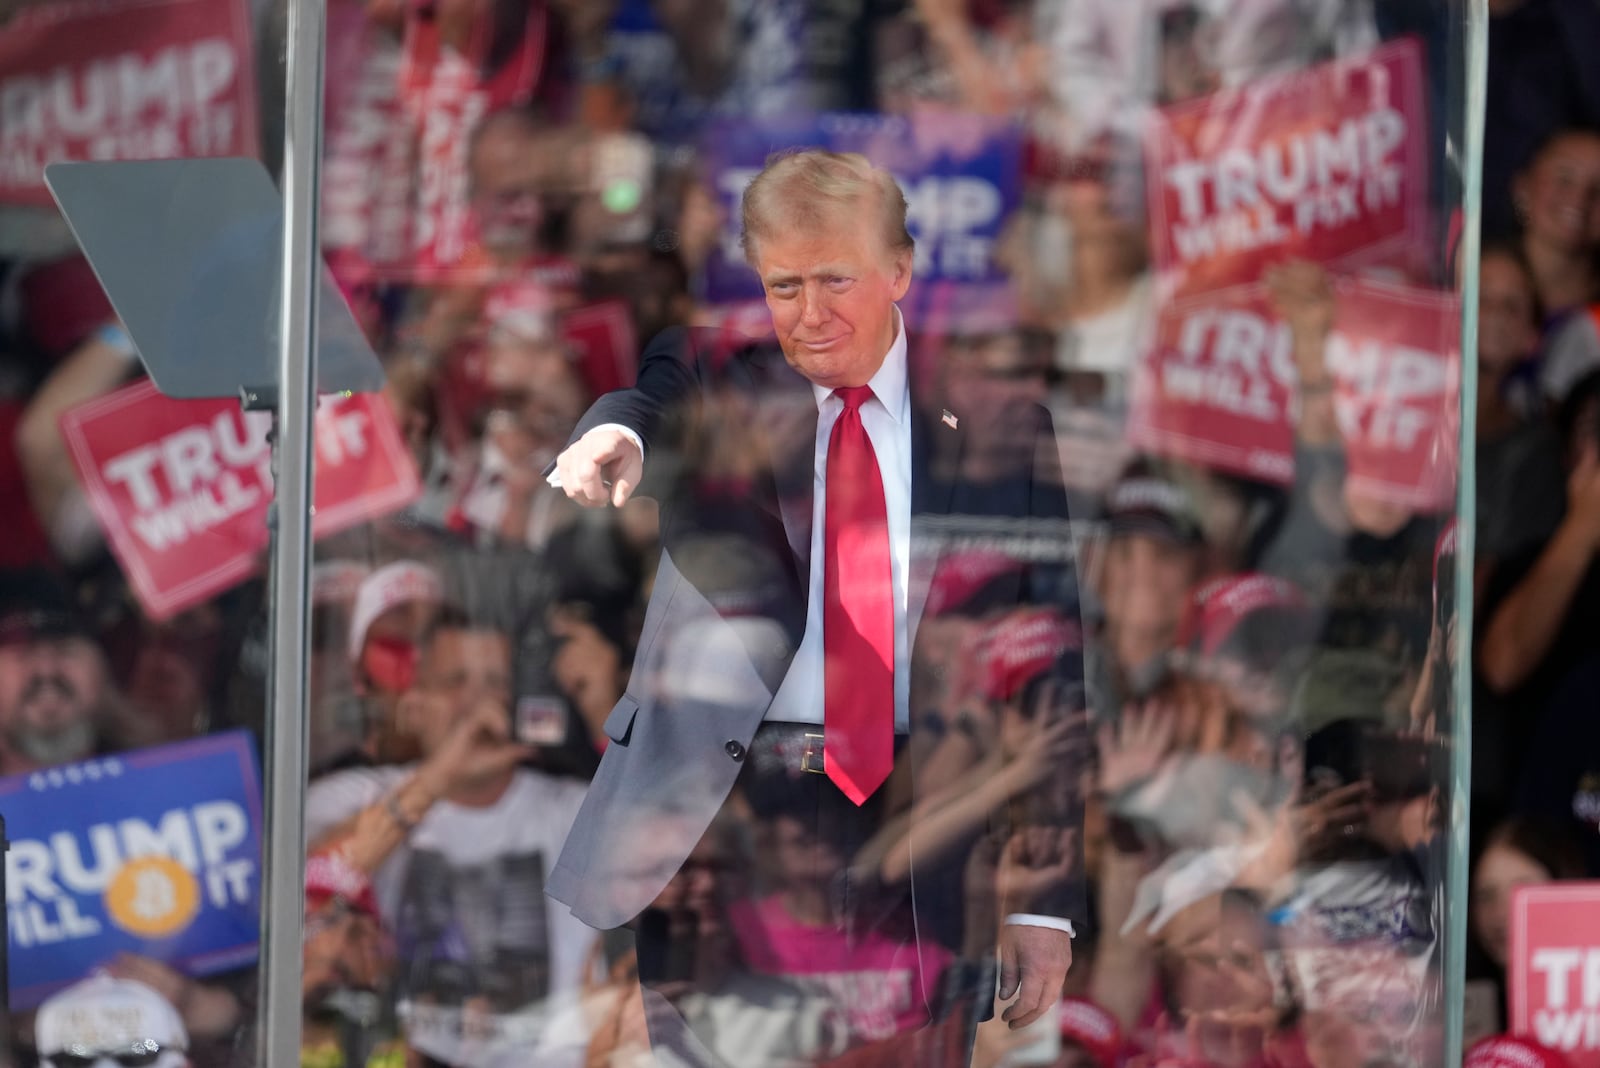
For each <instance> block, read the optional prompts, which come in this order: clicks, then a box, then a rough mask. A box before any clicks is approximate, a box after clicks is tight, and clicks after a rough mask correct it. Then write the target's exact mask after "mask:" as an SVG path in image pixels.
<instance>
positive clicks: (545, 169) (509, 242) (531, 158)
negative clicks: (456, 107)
mask: <svg viewBox="0 0 1600 1068" xmlns="http://www.w3.org/2000/svg"><path fill="white" fill-rule="evenodd" d="M559 140H560V138H559V136H558V135H556V134H553V133H552V134H548V135H542V136H541V135H538V134H535V133H533V132H532V131H529V130H525V129H520V128H518V127H515V126H512V125H509V124H508V125H503V126H500V127H498V128H495V129H491V130H488V131H485V133H484V134H483V136H481V137H480V138H479V139H478V141H477V143H476V144H475V145H474V146H473V153H472V159H471V169H472V211H473V214H474V216H475V217H476V219H477V224H478V237H479V240H480V241H482V243H483V245H484V247H485V248H487V249H488V250H489V251H490V252H492V253H494V254H496V255H498V256H508V257H520V256H525V255H528V254H529V253H531V252H533V251H535V249H536V247H537V244H538V238H539V229H540V226H541V225H542V224H543V223H544V221H545V215H546V201H547V199H548V198H549V197H550V196H551V195H552V193H559V192H561V191H562V187H563V186H564V185H566V184H568V183H567V182H566V180H565V178H564V176H563V174H562V171H563V169H564V165H565V161H566V158H567V154H566V153H564V152H558V151H555V150H554V146H555V145H556V144H557V143H558V142H559Z"/></svg>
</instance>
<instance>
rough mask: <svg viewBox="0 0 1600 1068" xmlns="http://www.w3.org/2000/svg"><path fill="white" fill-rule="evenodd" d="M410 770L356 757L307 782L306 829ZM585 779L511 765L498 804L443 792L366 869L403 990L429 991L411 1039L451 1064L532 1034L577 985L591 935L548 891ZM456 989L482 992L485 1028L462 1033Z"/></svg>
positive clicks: (387, 788) (376, 796) (503, 1049)
mask: <svg viewBox="0 0 1600 1068" xmlns="http://www.w3.org/2000/svg"><path fill="white" fill-rule="evenodd" d="M414 772H415V768H414V767H411V766H406V767H394V766H391V767H382V768H353V769H350V770H348V771H341V772H337V773H335V774H333V775H330V776H328V777H327V778H324V779H321V780H319V781H317V782H315V783H313V784H312V786H311V789H310V791H309V793H308V794H307V797H306V834H307V838H308V840H309V841H312V842H315V841H316V840H317V839H318V838H320V837H322V836H323V835H325V834H326V833H327V832H328V831H330V830H331V829H333V828H334V827H337V826H338V825H339V824H341V823H343V822H345V821H346V820H348V819H350V818H351V817H352V816H354V815H355V814H356V813H357V812H359V811H361V810H362V809H363V808H366V807H367V806H368V805H371V804H373V803H374V802H377V801H379V800H381V799H382V798H383V797H384V796H385V795H386V794H389V793H391V792H393V791H395V790H397V789H399V787H400V786H401V784H403V783H404V782H405V781H406V780H407V779H409V778H410V777H411V775H412V774H413V773H414ZM584 793H585V786H584V785H583V784H582V783H580V782H577V781H575V780H570V779H558V778H554V777H552V776H548V775H544V774H541V773H539V772H535V771H529V770H526V769H520V768H519V769H518V770H517V772H516V774H515V776H514V777H513V779H512V781H511V785H510V787H508V788H507V790H506V792H505V793H504V794H503V795H502V796H501V797H500V799H499V800H498V801H496V802H495V803H494V804H493V805H489V806H487V807H484V808H469V807H466V806H464V805H457V804H453V803H451V802H449V801H440V802H438V803H437V804H435V805H434V806H433V807H432V808H431V809H429V810H428V812H427V814H426V815H424V816H423V817H422V819H421V821H420V822H419V823H418V824H417V826H416V828H415V829H414V830H413V831H412V832H411V834H410V836H409V837H408V839H407V841H406V843H405V845H403V846H402V847H401V848H399V849H397V850H396V851H395V852H394V854H393V855H392V856H390V857H389V859H388V860H387V861H385V862H384V864H383V865H382V867H380V868H379V869H378V871H377V872H376V874H375V876H374V879H373V889H374V891H375V892H376V894H377V897H378V906H379V908H381V909H382V911H383V919H384V924H385V926H386V927H387V928H388V929H389V930H390V931H391V932H392V933H393V934H394V936H395V939H396V946H397V949H398V959H399V961H400V965H399V967H400V972H399V979H400V986H401V998H402V1002H403V1003H404V1002H406V1001H409V1000H412V999H420V1000H421V1001H423V1002H428V1001H431V1002H432V1004H431V1005H430V1006H429V1007H428V1008H426V1009H420V1010H418V1011H417V1012H416V1013H414V1014H413V1015H411V1016H410V1017H409V1018H408V1016H407V1014H406V1013H405V1012H402V1019H406V1020H408V1026H407V1039H408V1040H409V1041H410V1042H411V1044H412V1045H414V1046H416V1047H417V1048H418V1049H420V1050H422V1051H423V1052H425V1053H427V1054H428V1055H430V1056H432V1057H435V1058H437V1059H439V1060H442V1061H445V1062H446V1063H450V1064H459V1065H473V1066H478V1065H491V1064H496V1063H503V1062H504V1059H505V1057H506V1055H507V1054H508V1053H510V1052H512V1051H513V1050H520V1051H521V1053H522V1055H524V1056H526V1054H527V1052H528V1051H529V1050H530V1049H531V1048H533V1047H534V1046H537V1045H539V1044H540V1032H541V1031H542V1030H543V1027H542V1024H543V1022H544V1021H545V1020H546V1019H547V1018H548V1016H549V1014H550V1012H551V1011H552V1010H553V1007H554V1004H555V1003H556V1002H561V1001H565V1000H567V998H569V997H570V996H571V995H572V994H573V993H574V992H576V991H577V989H578V988H579V986H580V984H581V981H582V979H583V977H584V968H585V964H586V963H587V962H588V960H589V959H590V952H591V950H592V948H593V946H594V943H595V939H596V938H597V937H598V936H597V934H596V932H595V931H594V930H593V929H591V928H589V927H588V926H586V925H585V924H583V923H582V922H580V921H579V920H577V919H576V918H574V917H573V915H572V913H571V911H570V910H568V908H567V907H566V906H565V905H563V904H561V903H560V902H558V901H555V900H553V899H551V898H549V897H547V896H546V895H545V892H544V882H545V876H546V873H548V872H549V870H550V868H551V867H552V866H553V865H554V864H555V859H556V856H557V855H558V854H559V853H560V851H561V846H562V843H563V842H564V841H565V840H566V837H567V832H568V831H569V830H570V829H571V827H572V821H573V819H574V818H575V817H576V816H577V813H578V806H579V805H581V804H582V803H583V797H584ZM461 988H465V989H468V990H474V991H479V992H485V991H487V992H488V993H484V994H482V996H489V997H492V998H493V999H494V1001H495V1002H496V1003H497V1004H496V1013H495V1015H494V1017H493V1020H492V1028H491V1029H490V1030H488V1031H484V1030H483V1023H482V1021H480V1022H479V1027H478V1035H477V1037H476V1038H472V1039H464V1038H463V1037H462V1035H461V1034H460V1028H459V1026H458V1023H459V1021H460V1019H461V1014H460V1012H459V1010H458V1009H457V1006H458V1005H459V1004H460V998H459V996H457V994H456V990H458V989H461Z"/></svg>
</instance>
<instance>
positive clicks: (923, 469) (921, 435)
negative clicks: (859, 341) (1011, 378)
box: [906, 397, 966, 660]
mask: <svg viewBox="0 0 1600 1068" xmlns="http://www.w3.org/2000/svg"><path fill="white" fill-rule="evenodd" d="M951 422H955V425H954V426H952V425H951ZM965 440H966V435H965V434H963V433H962V431H961V430H960V423H959V422H958V421H955V420H953V419H952V420H950V421H948V422H947V421H945V420H944V419H935V418H933V416H932V414H931V413H928V412H925V411H923V410H922V408H921V407H920V406H919V405H918V404H917V402H916V400H915V398H914V397H913V400H912V403H911V561H910V566H909V568H908V569H907V571H908V575H907V589H906V620H907V623H908V624H909V625H910V626H911V627H913V628H914V627H915V626H916V625H917V623H918V622H920V621H921V619H922V611H923V608H924V606H926V604H927V601H928V590H929V588H930V586H931V585H932V582H933V575H934V572H935V571H936V570H937V568H938V565H939V556H940V553H941V550H940V548H939V545H940V539H939V538H938V536H937V535H938V532H937V531H936V530H930V529H929V528H930V527H932V526H936V525H937V524H934V523H930V522H929V521H930V520H933V519H938V518H942V517H944V516H947V515H949V514H950V506H951V503H952V502H953V501H954V499H955V489H956V483H957V481H958V478H957V475H958V473H959V471H960V469H961V452H962V448H963V446H964V445H965ZM913 633H915V631H913ZM915 648H916V643H915V641H913V643H912V650H913V653H912V658H913V660H914V659H915V658H916V657H915Z"/></svg>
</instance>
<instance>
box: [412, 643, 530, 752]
mask: <svg viewBox="0 0 1600 1068" xmlns="http://www.w3.org/2000/svg"><path fill="white" fill-rule="evenodd" d="M418 681H419V682H420V684H421V686H422V688H423V689H424V690H425V691H426V692H427V693H428V695H429V696H430V697H432V698H433V700H434V703H435V712H436V714H435V715H431V716H428V717H426V718H425V719H424V721H423V722H422V723H420V724H419V725H418V734H419V735H420V737H419V741H420V742H421V744H422V748H423V751H424V752H425V753H433V752H435V751H437V749H438V748H439V746H440V745H441V744H442V743H443V742H444V739H445V737H446V736H447V735H448V734H449V733H450V728H451V727H453V726H454V725H455V724H456V723H457V722H458V721H460V720H461V719H462V717H464V716H466V715H467V714H468V713H470V712H471V711H472V710H473V709H474V708H476V707H477V706H478V704H479V703H480V702H482V701H496V702H498V703H499V704H500V706H501V707H503V708H507V709H509V708H510V706H511V642H510V640H509V639H507V638H506V636H505V635H504V634H501V633H499V632H498V631H493V630H441V631H439V632H438V633H437V634H435V635H434V636H433V640H432V641H431V642H430V643H429V644H428V646H427V648H426V649H425V650H424V652H423V657H422V665H421V672H420V677H419V680H418ZM508 714H509V713H508Z"/></svg>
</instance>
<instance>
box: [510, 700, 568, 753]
mask: <svg viewBox="0 0 1600 1068" xmlns="http://www.w3.org/2000/svg"><path fill="white" fill-rule="evenodd" d="M515 727H516V738H517V741H519V742H521V743H522V744H523V745H542V746H555V745H561V744H562V743H563V742H565V741H566V740H567V706H566V704H565V703H564V702H563V701H562V700H561V698H559V697H552V696H548V695H545V694H532V695H525V696H523V697H519V698H517V713H516V725H515Z"/></svg>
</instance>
